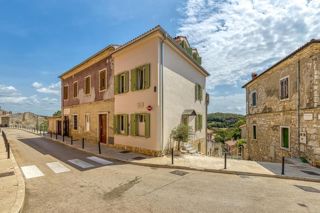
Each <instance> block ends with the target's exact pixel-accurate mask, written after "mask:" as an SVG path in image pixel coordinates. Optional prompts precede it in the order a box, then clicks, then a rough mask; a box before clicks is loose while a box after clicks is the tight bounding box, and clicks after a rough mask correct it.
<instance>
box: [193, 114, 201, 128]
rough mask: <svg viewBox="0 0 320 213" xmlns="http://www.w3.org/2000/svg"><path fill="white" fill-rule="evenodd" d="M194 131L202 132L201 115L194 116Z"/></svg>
mask: <svg viewBox="0 0 320 213" xmlns="http://www.w3.org/2000/svg"><path fill="white" fill-rule="evenodd" d="M195 122H196V123H195V130H196V131H201V130H202V115H200V114H198V115H197V116H196V119H195Z"/></svg>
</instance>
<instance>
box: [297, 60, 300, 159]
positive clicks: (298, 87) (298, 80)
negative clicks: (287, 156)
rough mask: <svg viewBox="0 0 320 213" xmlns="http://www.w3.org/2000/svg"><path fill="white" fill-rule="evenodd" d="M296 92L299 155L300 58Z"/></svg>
mask: <svg viewBox="0 0 320 213" xmlns="http://www.w3.org/2000/svg"><path fill="white" fill-rule="evenodd" d="M297 92H298V100H297V119H298V121H297V123H298V125H297V126H298V155H299V157H300V60H298V68H297Z"/></svg>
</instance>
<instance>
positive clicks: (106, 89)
mask: <svg viewBox="0 0 320 213" xmlns="http://www.w3.org/2000/svg"><path fill="white" fill-rule="evenodd" d="M106 90H107V89H103V90H99V92H105V91H106Z"/></svg>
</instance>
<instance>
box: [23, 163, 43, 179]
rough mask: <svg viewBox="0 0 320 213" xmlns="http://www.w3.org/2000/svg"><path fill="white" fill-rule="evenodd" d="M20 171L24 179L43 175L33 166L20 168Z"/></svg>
mask: <svg viewBox="0 0 320 213" xmlns="http://www.w3.org/2000/svg"><path fill="white" fill-rule="evenodd" d="M21 170H22V172H23V174H24V177H25V178H26V179H30V178H35V177H41V176H44V174H43V173H42V172H41V171H40V169H39V168H38V167H37V166H35V165H32V166H22V167H21Z"/></svg>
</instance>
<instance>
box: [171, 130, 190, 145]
mask: <svg viewBox="0 0 320 213" xmlns="http://www.w3.org/2000/svg"><path fill="white" fill-rule="evenodd" d="M171 136H172V138H173V140H175V141H178V150H180V144H181V142H187V141H188V138H189V126H187V125H185V124H180V125H179V126H177V127H176V128H174V129H173V130H172V132H171Z"/></svg>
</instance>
